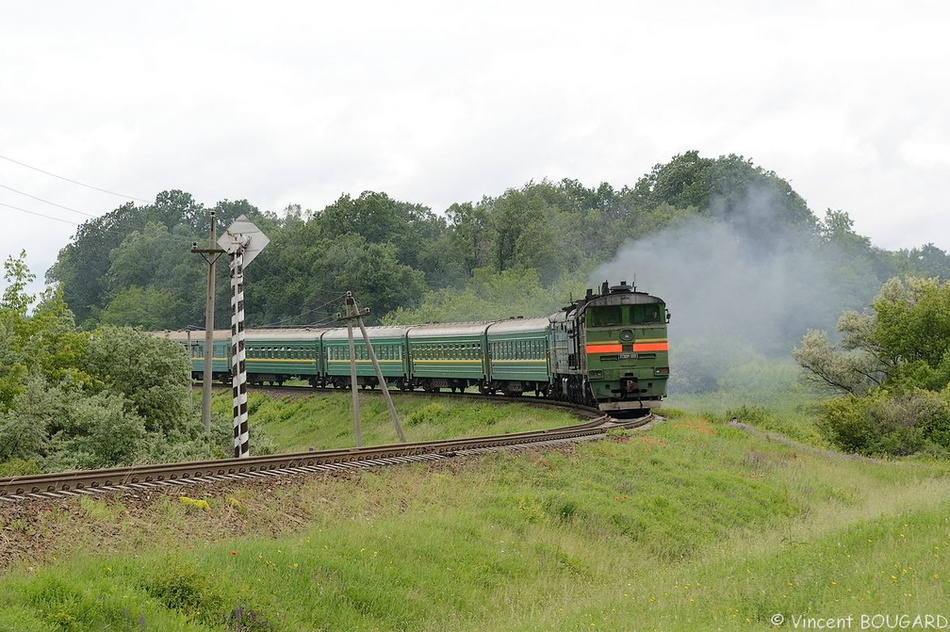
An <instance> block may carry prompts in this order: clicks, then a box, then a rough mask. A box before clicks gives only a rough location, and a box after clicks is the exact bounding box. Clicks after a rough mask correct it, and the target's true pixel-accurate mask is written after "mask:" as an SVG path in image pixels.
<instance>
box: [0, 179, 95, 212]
mask: <svg viewBox="0 0 950 632" xmlns="http://www.w3.org/2000/svg"><path fill="white" fill-rule="evenodd" d="M0 189H6V190H7V191H13V192H14V193H19V194H20V195H25V196H26V197H28V198H33V199H34V200H37V201H39V202H43V203H44V204H50V205H52V206H58V207H59V208H62V209H66V210H67V211H72V212H73V213H79V214H80V215H85V216H86V217H95V215H93V214H92V213H86V212H84V211H77V210H76V209H74V208H69V207H68V206H63V205H62V204H57V203H56V202H50V201H49V200H44V199H43V198H41V197H36V196H35V195H30V194H29V193H24V192H23V191H18V190H16V189H14V188H13V187H8V186H7V185H5V184H0Z"/></svg>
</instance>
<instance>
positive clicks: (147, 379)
mask: <svg viewBox="0 0 950 632" xmlns="http://www.w3.org/2000/svg"><path fill="white" fill-rule="evenodd" d="M84 368H85V370H86V372H87V373H89V375H91V376H92V377H93V378H94V379H95V380H96V381H97V383H98V385H99V389H98V391H99V392H104V391H106V390H109V391H113V392H116V393H120V394H121V395H122V396H123V397H124V398H125V399H126V401H127V402H128V404H127V407H128V409H129V412H130V413H134V414H136V415H138V416H139V417H141V418H142V419H144V420H145V421H144V423H145V430H146V431H148V432H158V433H161V434H165V435H167V434H169V433H171V432H187V431H188V429H189V426H190V425H192V422H193V420H192V419H191V418H190V415H189V413H190V409H189V406H190V404H191V365H190V362H189V360H188V358H187V356H186V355H185V352H184V350H183V349H182V348H181V346H180V345H178V344H177V343H175V342H172V341H169V340H166V339H164V338H161V337H158V336H152V335H150V334H147V333H143V332H141V331H136V330H135V329H132V328H130V327H103V328H101V329H99V330H97V331H96V332H95V333H94V334H93V335H92V336H91V338H90V340H89V349H88V353H87V358H86V362H85V367H84Z"/></svg>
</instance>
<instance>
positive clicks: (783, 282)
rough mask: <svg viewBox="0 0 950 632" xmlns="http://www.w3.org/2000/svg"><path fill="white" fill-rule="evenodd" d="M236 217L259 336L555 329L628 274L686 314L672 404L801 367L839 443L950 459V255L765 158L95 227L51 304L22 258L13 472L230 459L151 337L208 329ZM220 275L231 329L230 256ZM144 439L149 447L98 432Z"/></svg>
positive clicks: (8, 345) (8, 392)
mask: <svg viewBox="0 0 950 632" xmlns="http://www.w3.org/2000/svg"><path fill="white" fill-rule="evenodd" d="M212 210H213V211H214V212H215V215H216V218H217V220H216V221H217V226H218V233H219V234H220V233H221V232H222V231H223V230H224V228H226V227H227V226H228V225H229V224H231V223H232V222H233V221H234V220H235V219H236V218H237V217H238V216H240V215H242V214H243V215H246V216H247V217H248V218H250V219H251V220H252V221H253V222H254V223H255V224H257V226H258V227H260V228H261V229H262V231H263V232H264V233H265V234H267V235H268V237H269V238H270V240H271V241H270V244H269V245H268V246H267V248H266V249H265V250H263V251H262V252H261V254H260V255H259V256H258V257H257V259H255V261H254V262H253V265H252V266H249V267H248V270H247V274H246V278H245V291H246V295H245V298H246V303H245V309H246V315H247V326H248V327H287V326H303V325H308V326H335V325H336V323H335V320H334V315H335V314H336V313H338V312H339V311H340V306H341V297H342V296H343V294H344V293H345V292H346V291H352V292H353V293H354V295H355V296H356V297H357V300H358V301H359V303H360V305H361V307H369V308H370V310H371V317H370V318H371V322H372V323H386V324H397V323H398V324H413V323H423V322H453V321H466V320H476V319H487V318H505V317H510V316H538V315H544V314H549V313H553V312H555V311H557V310H559V309H561V308H562V307H564V306H566V305H568V304H569V303H570V301H571V299H572V297H579V296H581V295H582V294H583V292H584V289H585V288H586V287H591V286H592V285H593V284H599V282H600V281H602V280H604V279H610V280H611V281H612V282H617V281H620V280H628V281H630V282H632V283H636V284H638V285H639V286H640V288H639V289H642V290H644V291H647V292H650V293H652V294H656V295H658V296H661V297H663V298H664V299H665V300H666V301H667V304H668V306H669V308H670V310H671V312H672V313H673V320H672V322H671V327H670V338H671V345H672V349H671V365H672V366H673V367H674V370H673V372H672V376H671V381H670V390H671V392H680V393H703V392H711V391H716V390H717V389H720V388H723V387H724V386H728V385H733V386H734V385H735V384H737V383H742V384H751V383H753V382H755V381H756V380H757V379H759V380H761V379H763V378H762V376H763V375H768V374H769V371H771V370H772V367H773V366H774V364H775V363H776V362H778V363H782V362H788V363H791V361H792V360H791V358H793V357H794V361H795V362H796V363H797V365H798V367H799V369H798V370H799V372H800V373H801V374H802V375H805V376H808V377H809V378H810V379H811V380H812V381H813V382H814V383H815V384H816V385H818V386H819V387H820V388H824V389H825V390H826V391H827V394H828V401H827V403H826V404H825V409H824V411H823V417H822V419H823V421H822V432H823V433H824V434H825V435H826V436H827V437H828V439H829V440H830V441H833V442H835V443H836V444H837V445H839V446H841V447H843V448H845V449H848V450H850V451H859V452H865V453H889V454H908V453H914V452H918V451H920V450H922V449H934V450H937V451H940V450H944V449H946V448H947V447H948V446H950V412H948V411H950V395H948V390H947V384H948V382H950V354H947V353H946V350H947V348H948V346H950V289H948V286H947V284H946V279H948V278H950V256H948V255H947V253H946V252H944V251H942V250H940V249H939V248H937V247H935V246H933V245H932V244H926V245H922V246H920V247H917V248H913V249H903V250H899V251H886V250H883V249H880V248H877V247H875V246H874V245H872V244H871V243H870V241H869V240H868V239H867V238H866V237H863V236H861V235H859V234H857V233H856V232H855V231H854V228H853V222H852V220H851V218H850V217H849V215H848V213H847V212H846V211H844V210H832V209H827V210H826V211H825V212H824V213H823V214H822V215H821V216H820V217H819V215H818V214H816V213H815V212H814V211H813V210H812V209H810V208H809V207H808V205H807V203H806V201H805V200H804V199H803V198H802V197H801V196H800V195H799V194H798V193H797V192H795V191H794V189H793V188H792V187H791V185H790V184H789V183H788V182H787V181H786V180H784V179H783V178H781V177H780V176H779V175H777V174H775V173H773V172H771V171H768V170H765V169H763V168H762V167H759V166H757V165H755V164H754V163H753V161H752V160H749V159H746V158H744V157H742V156H736V155H728V156H720V157H718V158H707V157H702V156H700V155H699V152H697V151H690V152H686V153H684V154H680V155H677V156H674V157H673V158H672V159H671V160H670V161H669V162H668V163H664V164H658V165H656V166H655V167H654V168H653V169H652V170H651V171H650V173H648V174H645V175H643V176H642V177H639V178H637V179H636V180H635V182H633V184H630V185H624V186H622V187H620V188H619V189H618V188H615V187H614V186H612V185H610V184H607V183H601V184H600V185H598V186H595V187H587V186H584V185H583V184H581V183H580V182H578V181H576V180H570V179H564V180H560V181H557V182H552V181H548V180H542V181H540V182H535V181H531V182H528V183H526V184H524V185H522V186H520V187H517V188H510V189H508V190H506V191H504V192H503V193H501V194H500V195H497V196H496V197H490V196H485V197H483V198H482V199H481V200H478V201H466V202H458V203H455V204H452V205H451V206H450V207H449V208H447V209H440V210H439V211H440V212H435V211H433V209H430V208H428V207H426V206H423V205H420V204H416V203H413V202H411V201H400V200H395V199H393V198H392V197H390V196H389V195H387V194H386V193H385V192H372V191H365V192H362V193H360V194H359V195H349V194H347V195H343V196H341V197H340V198H339V199H338V200H336V201H335V202H333V203H332V204H330V205H329V206H327V207H325V208H322V209H311V208H306V207H305V206H304V205H301V204H295V205H291V206H289V207H287V208H285V209H280V210H278V211H274V210H260V209H258V208H256V207H255V206H253V205H252V204H251V203H250V202H248V201H247V200H237V201H229V200H223V201H220V202H218V203H217V204H215V205H214V206H213V207H207V206H205V205H204V204H201V203H199V202H197V201H196V200H195V199H194V198H193V197H192V196H191V195H190V194H188V193H187V192H184V191H179V190H170V191H163V192H161V193H159V194H158V195H157V196H156V198H155V201H154V203H153V204H146V205H135V204H132V203H129V204H126V205H123V206H121V207H119V208H116V209H115V210H113V211H111V212H109V213H107V214H105V215H103V216H101V217H98V218H95V219H91V220H89V221H87V222H85V223H84V224H82V225H81V226H80V227H79V229H78V230H77V232H76V234H75V235H74V237H73V238H72V239H71V241H70V242H69V243H68V244H66V245H65V246H64V247H63V248H62V250H61V251H60V253H59V256H58V259H57V261H56V263H55V265H54V266H53V267H52V268H51V269H50V270H48V271H47V272H46V277H45V280H46V283H47V284H48V286H49V287H48V288H47V290H46V292H45V293H44V294H43V296H41V297H35V296H29V295H27V294H26V293H25V287H26V286H27V283H28V282H29V280H30V279H32V278H33V273H32V272H31V271H30V270H29V268H28V267H27V253H25V252H24V253H19V256H10V257H9V258H8V259H7V261H6V264H5V278H6V281H7V290H6V292H5V293H4V295H3V299H2V303H0V317H2V329H0V336H2V337H0V343H2V344H0V354H2V356H3V358H4V362H3V363H2V365H0V436H4V437H16V438H17V440H16V441H12V442H11V441H4V442H2V443H0V445H2V446H3V447H2V448H0V460H7V461H9V460H11V459H19V460H21V461H23V462H30V461H31V460H32V461H33V462H38V463H41V464H42V466H41V469H49V468H51V467H69V466H74V467H79V466H92V465H108V464H114V463H123V462H130V461H132V460H134V459H136V458H143V454H146V453H147V454H150V455H152V458H172V457H173V456H186V455H188V454H198V453H202V451H207V450H208V449H210V448H209V447H208V445H207V444H206V443H204V439H203V438H202V437H201V436H200V434H201V433H200V432H198V431H197V430H196V426H195V420H194V419H193V411H191V410H185V409H184V408H182V406H180V405H177V404H174V405H173V404H170V403H168V402H165V401H157V400H156V397H157V395H156V393H157V392H159V391H161V392H164V393H166V394H167V396H168V397H169V398H173V397H174V396H175V394H176V393H177V394H180V393H181V392H182V389H187V379H185V378H183V377H182V376H183V375H184V371H183V370H182V369H181V364H180V362H181V358H180V357H179V356H176V354H175V351H174V350H173V349H163V348H162V345H161V344H159V343H157V342H155V341H154V340H151V339H150V338H149V337H148V336H147V335H145V334H144V332H148V331H154V330H165V329H183V328H192V329H203V328H204V309H205V287H206V275H207V269H208V266H207V264H206V263H205V261H204V260H203V259H202V258H201V257H200V256H199V255H197V254H193V253H192V252H191V247H192V244H193V243H194V242H197V243H198V244H202V245H204V244H207V243H208V231H209V218H210V211H212ZM216 270H217V274H216V287H217V293H216V294H217V296H216V307H217V309H216V327H217V328H226V327H228V326H229V323H230V303H229V301H230V287H229V281H228V265H227V261H226V259H221V260H220V261H219V262H218V264H217V266H216ZM934 323H939V326H935V325H934ZM132 348H136V349H138V351H135V352H133V351H131V349H132ZM119 350H122V351H119ZM134 353H137V354H139V355H138V356H135V358H133V354H134ZM122 354H126V355H127V356H128V360H129V366H138V367H153V369H152V370H150V374H151V375H152V376H153V378H154V379H153V381H152V382H150V381H149V380H145V382H141V381H140V383H138V384H134V385H133V384H131V383H129V375H124V374H122V373H116V372H115V371H114V369H110V368H109V367H108V366H107V364H108V363H105V362H104V361H103V360H102V358H107V357H115V356H116V355H118V356H122V357H125V356H123V355H122ZM176 362H178V364H176ZM154 367H158V368H154ZM142 370H143V371H145V370H146V369H144V368H143V369H142ZM110 371H112V372H111V373H110ZM142 379H144V378H142ZM155 380H157V381H158V382H160V384H159V383H154V381H155ZM143 389H144V391H147V393H146V394H144V395H143ZM148 393H150V395H149V394H148ZM64 401H65V402H68V406H66V407H65V408H63V406H60V409H62V410H64V411H65V412H64V415H65V417H56V418H54V417H55V416H53V415H50V416H49V418H48V419H45V420H42V421H41V423H37V422H36V420H35V417H36V414H37V413H36V412H35V411H37V410H39V409H40V403H41V402H64ZM49 405H50V406H53V404H49ZM57 405H59V404H57ZM54 409H55V406H54ZM63 418H65V419H69V420H71V421H69V422H68V423H65V422H62V421H57V419H63ZM97 433H98V434H97ZM122 433H125V436H127V437H131V438H132V439H134V440H130V441H127V442H125V444H126V445H132V446H135V447H134V448H131V452H129V451H128V450H126V451H123V450H122V449H121V448H120V446H119V444H118V443H117V442H112V443H114V444H115V445H113V446H112V447H111V448H108V449H106V448H103V447H101V446H102V444H103V443H102V442H97V441H95V440H93V439H91V438H90V437H94V436H99V437H100V438H101V437H116V436H123V435H122ZM183 445H184V446H186V447H184V448H181V447H180V446H183ZM77 455H78V456H77Z"/></svg>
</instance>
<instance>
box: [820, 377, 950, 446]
mask: <svg viewBox="0 0 950 632" xmlns="http://www.w3.org/2000/svg"><path fill="white" fill-rule="evenodd" d="M818 429H819V431H821V433H822V434H823V435H824V436H825V437H826V438H827V439H828V440H829V441H831V443H833V444H834V445H836V446H838V447H839V448H841V449H843V450H845V451H848V452H856V453H859V454H865V455H887V456H905V455H909V454H913V453H915V452H919V451H920V450H922V449H924V448H925V447H926V446H928V445H933V446H935V447H937V448H938V449H939V448H948V447H950V406H948V403H947V401H946V400H945V399H944V398H943V397H941V396H940V395H939V394H937V393H933V392H931V391H924V390H920V389H914V390H911V391H908V392H906V393H901V394H893V393H889V392H887V391H885V390H878V391H874V392H872V393H871V394H869V395H867V396H864V397H857V396H855V395H847V396H845V397H839V398H837V399H833V400H831V401H830V402H827V403H826V404H825V405H824V407H823V413H822V418H821V419H820V420H819V422H818Z"/></svg>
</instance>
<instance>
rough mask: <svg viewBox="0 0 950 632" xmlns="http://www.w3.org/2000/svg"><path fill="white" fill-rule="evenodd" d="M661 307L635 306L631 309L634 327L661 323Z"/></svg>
mask: <svg viewBox="0 0 950 632" xmlns="http://www.w3.org/2000/svg"><path fill="white" fill-rule="evenodd" d="M661 307H662V306H661V305H637V306H635V307H634V308H633V323H634V324H635V325H643V324H656V323H659V322H661V319H662V314H663V311H662V310H661V309H660V308H661Z"/></svg>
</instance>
